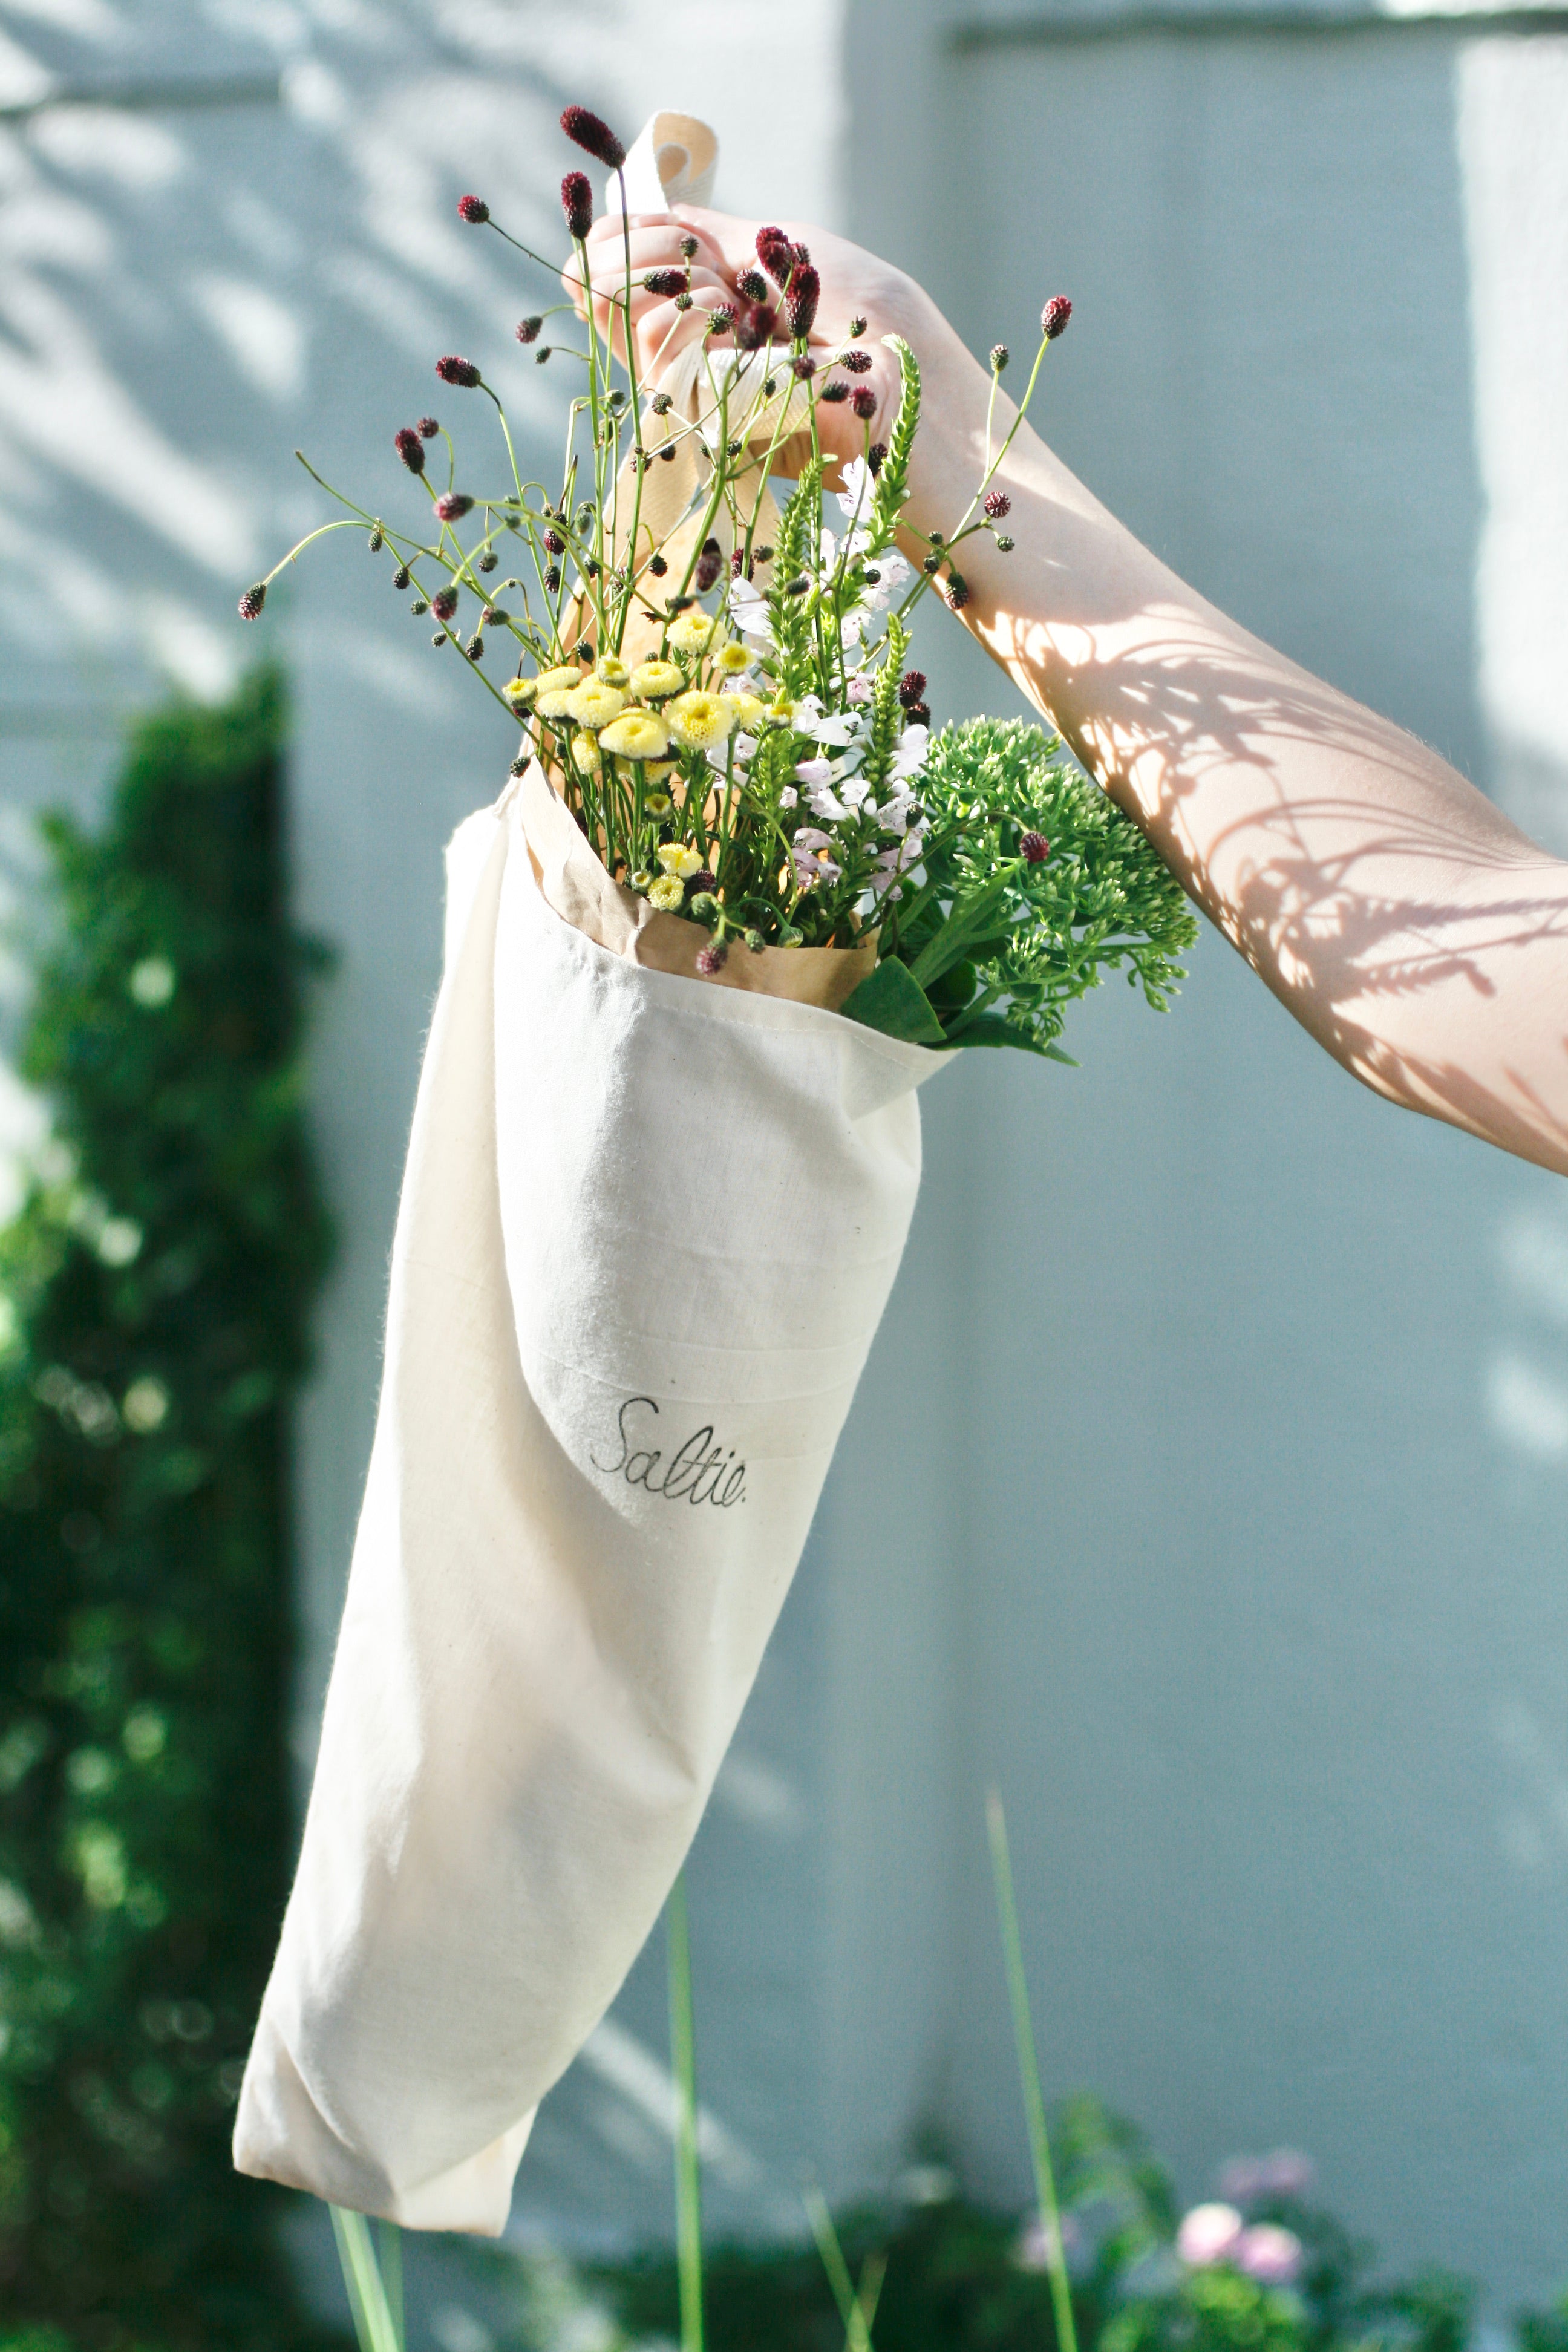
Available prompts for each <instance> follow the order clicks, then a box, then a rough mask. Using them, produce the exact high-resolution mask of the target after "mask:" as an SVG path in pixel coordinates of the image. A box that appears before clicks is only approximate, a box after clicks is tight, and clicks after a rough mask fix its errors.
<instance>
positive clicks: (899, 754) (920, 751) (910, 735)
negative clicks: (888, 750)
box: [888, 726, 931, 783]
mask: <svg viewBox="0 0 1568 2352" xmlns="http://www.w3.org/2000/svg"><path fill="white" fill-rule="evenodd" d="M930 740H931V730H930V728H929V727H921V726H914V727H906V728H905V730H904V731H903V733H902V735H900V738H899V743H898V749H897V750H896V751H894V753H893V762H892V765H891V767H890V768H889V771H888V773H889V777H890V778H891V779H892V781H893V782H895V783H898V782H902V781H903V779H904V778H905V777H906V776H912V775H914V774H915V773H916V772H918V771H919V770H920V769H921V768H923V767H924V765H925V756H926V746H927V744H928V743H929V742H930Z"/></svg>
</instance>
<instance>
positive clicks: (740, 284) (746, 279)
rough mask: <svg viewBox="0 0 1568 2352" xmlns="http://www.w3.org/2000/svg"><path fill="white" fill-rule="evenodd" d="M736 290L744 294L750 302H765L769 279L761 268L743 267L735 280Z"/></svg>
mask: <svg viewBox="0 0 1568 2352" xmlns="http://www.w3.org/2000/svg"><path fill="white" fill-rule="evenodd" d="M735 291H736V292H737V293H738V294H743V295H744V296H745V298H746V299H747V301H748V302H765V301H766V300H767V299H768V281H767V279H766V278H764V277H763V273H762V271H761V270H760V269H742V272H741V274H740V276H739V278H736V280H735Z"/></svg>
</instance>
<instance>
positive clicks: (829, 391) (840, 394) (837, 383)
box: [816, 375, 849, 401]
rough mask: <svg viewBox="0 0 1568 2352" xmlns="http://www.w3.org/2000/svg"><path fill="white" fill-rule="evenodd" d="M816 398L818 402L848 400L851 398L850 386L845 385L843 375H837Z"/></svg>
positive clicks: (824, 386)
mask: <svg viewBox="0 0 1568 2352" xmlns="http://www.w3.org/2000/svg"><path fill="white" fill-rule="evenodd" d="M816 396H817V398H818V400H828V401H836V400H847V399H848V397H849V386H848V385H847V383H845V381H844V378H843V377H842V376H841V375H836V376H835V377H834V379H833V381H832V383H825V384H824V385H823V387H822V390H821V391H820V392H819V393H818V394H817V395H816Z"/></svg>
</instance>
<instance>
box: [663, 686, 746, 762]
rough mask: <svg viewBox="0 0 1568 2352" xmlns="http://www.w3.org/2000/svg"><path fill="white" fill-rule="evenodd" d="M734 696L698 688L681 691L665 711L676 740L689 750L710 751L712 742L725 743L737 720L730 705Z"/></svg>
mask: <svg viewBox="0 0 1568 2352" xmlns="http://www.w3.org/2000/svg"><path fill="white" fill-rule="evenodd" d="M732 700H733V697H732V696H731V695H725V696H723V697H720V696H719V695H717V694H704V693H703V692H702V691H701V690H700V688H695V687H694V688H692V689H691V691H690V692H689V693H688V694H678V695H677V696H676V698H675V700H674V701H673V702H672V703H671V704H670V705H669V708H668V710H667V711H666V712H665V717H666V718H667V719H668V721H669V726H670V732H671V733H672V734H673V735H674V737H675V740H676V741H677V742H678V743H684V744H685V746H686V748H687V750H688V751H707V750H708V748H709V746H710V744H713V743H721V742H722V741H723V740H724V738H725V736H726V735H728V733H729V732H730V730H731V727H732V726H733V725H734V723H735V714H734V712H733V710H732V709H731V707H730V706H731V702H732Z"/></svg>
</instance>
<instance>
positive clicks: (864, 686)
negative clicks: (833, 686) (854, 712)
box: [845, 670, 873, 703]
mask: <svg viewBox="0 0 1568 2352" xmlns="http://www.w3.org/2000/svg"><path fill="white" fill-rule="evenodd" d="M845 692H846V694H847V697H848V698H849V700H850V701H851V702H857V703H859V702H869V701H870V699H871V695H872V692H873V688H872V685H871V681H870V679H869V678H868V677H867V676H866V673H865V671H864V670H857V671H856V673H855V675H854V677H852V678H851V679H850V681H849V683H848V685H847V688H845Z"/></svg>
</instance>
